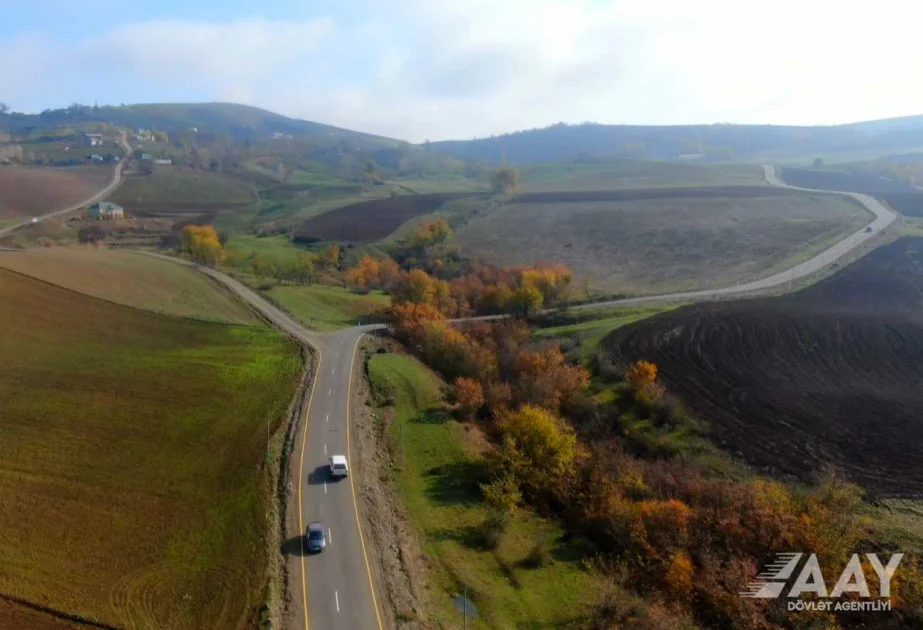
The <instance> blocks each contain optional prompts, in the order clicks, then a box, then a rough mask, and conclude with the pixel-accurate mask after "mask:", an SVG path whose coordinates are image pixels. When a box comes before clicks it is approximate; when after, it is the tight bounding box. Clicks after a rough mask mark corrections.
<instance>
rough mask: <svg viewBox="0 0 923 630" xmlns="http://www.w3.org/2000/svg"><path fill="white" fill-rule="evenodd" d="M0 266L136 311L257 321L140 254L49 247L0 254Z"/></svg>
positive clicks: (183, 273) (188, 276)
mask: <svg viewBox="0 0 923 630" xmlns="http://www.w3.org/2000/svg"><path fill="white" fill-rule="evenodd" d="M0 267H4V268H6V269H11V270H13V271H17V272H19V273H23V274H26V275H29V276H32V277H34V278H38V279H39V280H44V281H45V282H50V283H52V284H56V285H59V286H62V287H65V288H68V289H72V290H74V291H79V292H81V293H86V294H87V295H92V296H94V297H98V298H102V299H104V300H110V301H112V302H118V303H119V304H125V305H127V306H134V307H136V308H142V309H146V310H151V311H156V312H160V313H166V314H169V315H178V316H181V317H193V318H196V319H204V320H213V321H223V322H231V323H235V324H251V325H255V324H260V323H261V320H260V319H259V318H258V317H256V316H255V315H254V314H253V311H251V310H250V309H249V308H247V307H246V306H245V305H244V304H243V303H242V302H240V301H239V300H238V299H237V298H235V297H233V296H232V295H231V294H230V293H229V292H227V291H225V290H223V289H221V288H219V287H218V286H216V285H215V284H213V283H212V282H210V281H209V280H208V279H207V278H206V277H205V276H203V275H202V274H200V273H197V272H196V271H194V270H193V269H190V268H188V267H184V266H182V265H177V264H174V263H171V262H168V261H165V260H160V259H157V258H152V257H150V256H144V255H142V254H137V253H132V252H124V251H108V250H93V249H85V248H76V247H75V248H61V247H52V248H43V249H31V250H26V251H22V252H3V253H0Z"/></svg>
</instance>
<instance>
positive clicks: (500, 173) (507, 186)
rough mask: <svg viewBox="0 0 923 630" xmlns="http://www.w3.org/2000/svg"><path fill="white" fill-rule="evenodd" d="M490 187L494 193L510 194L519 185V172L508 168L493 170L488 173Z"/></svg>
mask: <svg viewBox="0 0 923 630" xmlns="http://www.w3.org/2000/svg"><path fill="white" fill-rule="evenodd" d="M490 185H491V186H493V189H494V192H497V193H503V194H504V195H509V194H512V193H514V192H516V187H517V186H518V185H519V171H517V170H516V169H515V168H510V167H508V166H504V167H502V168H497V169H494V170H493V171H491V173H490Z"/></svg>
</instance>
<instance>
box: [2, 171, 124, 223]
mask: <svg viewBox="0 0 923 630" xmlns="http://www.w3.org/2000/svg"><path fill="white" fill-rule="evenodd" d="M111 177H112V168H110V167H108V166H75V167H68V168H56V167H44V168H43V167H37V168H32V167H20V166H2V167H0V219H15V218H20V217H31V216H35V215H39V214H47V213H49V212H53V211H54V210H55V209H56V208H57V209H61V208H66V207H68V206H71V205H73V204H76V203H80V202H81V201H83V200H84V199H88V198H90V197H92V196H93V195H94V194H96V193H97V192H99V191H100V190H101V189H103V188H104V187H105V186H106V184H108V183H109V179H110V178H111Z"/></svg>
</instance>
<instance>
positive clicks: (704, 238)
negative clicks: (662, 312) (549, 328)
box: [452, 195, 870, 295]
mask: <svg viewBox="0 0 923 630" xmlns="http://www.w3.org/2000/svg"><path fill="white" fill-rule="evenodd" d="M869 220H870V215H869V214H868V213H867V212H865V211H864V210H862V209H860V208H859V207H858V206H857V205H854V204H852V203H849V202H848V201H845V200H843V199H841V198H839V197H836V196H832V195H803V196H802V195H799V196H794V197H792V196H773V195H768V196H766V197H752V198H739V199H728V198H722V197H720V196H716V197H713V198H710V197H701V198H676V199H661V200H635V201H612V202H582V203H532V204H524V203H520V204H512V205H508V206H505V207H503V208H501V209H500V210H498V211H496V212H493V213H491V214H489V215H487V216H484V217H481V218H477V219H475V220H473V221H471V222H470V223H468V224H467V225H466V226H465V227H463V228H462V229H460V230H459V231H457V232H456V234H455V235H454V236H453V239H452V242H453V243H455V244H457V245H460V246H461V247H462V249H463V251H466V252H468V253H469V254H471V255H475V256H483V257H484V258H486V259H487V260H489V261H491V262H494V263H499V264H531V263H534V262H536V261H537V260H540V259H545V260H555V261H558V262H562V263H564V264H566V265H568V266H570V267H571V268H572V269H573V270H574V271H575V272H576V274H577V275H578V276H579V277H587V276H588V277H590V278H591V280H592V283H591V289H592V290H593V291H594V292H595V293H597V294H602V295H607V294H610V293H612V292H619V293H637V294H645V293H662V292H669V291H682V290H693V289H707V288H714V287H720V286H727V285H730V284H734V283H735V282H742V281H746V280H752V279H754V278H758V277H763V276H766V275H770V274H771V273H774V272H776V271H780V270H782V269H786V268H788V267H790V266H791V265H793V264H795V263H796V262H799V261H800V260H803V259H806V258H807V257H809V256H811V255H814V254H817V253H819V252H821V251H823V250H824V249H826V248H827V247H829V246H830V245H831V244H833V243H835V242H836V241H838V240H840V239H842V238H843V237H845V236H846V235H848V234H850V233H852V232H854V231H857V230H858V229H859V228H860V227H861V226H862V225H865V224H866V223H868V221H869Z"/></svg>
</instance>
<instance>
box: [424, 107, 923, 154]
mask: <svg viewBox="0 0 923 630" xmlns="http://www.w3.org/2000/svg"><path fill="white" fill-rule="evenodd" d="M921 146H923V116H910V117H906V118H896V119H890V120H878V121H868V122H860V123H853V124H847V125H831V126H814V127H807V126H803V127H796V126H781V125H729V124H714V125H675V126H640V125H638V126H635V125H602V124H596V123H584V124H580V125H567V124H564V123H559V124H557V125H552V126H550V127H546V128H544V129H530V130H527V131H518V132H515V133H509V134H503V135H500V136H493V137H490V138H479V139H475V140H450V141H441V142H433V143H431V144H430V145H429V147H430V148H431V149H432V150H434V151H440V152H443V153H447V154H449V155H452V156H454V157H456V158H459V159H464V160H476V161H479V162H487V163H491V164H499V163H502V162H504V161H506V162H507V163H509V164H514V165H516V164H531V163H537V162H559V161H570V160H577V159H587V158H598V157H625V158H633V159H676V158H679V157H680V156H686V157H687V158H689V159H692V156H698V157H696V158H695V159H702V160H716V161H717V160H752V159H782V158H794V157H804V156H813V155H824V154H830V153H846V152H857V151H870V152H881V153H887V152H893V151H900V150H909V149H913V148H919V147H921Z"/></svg>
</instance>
